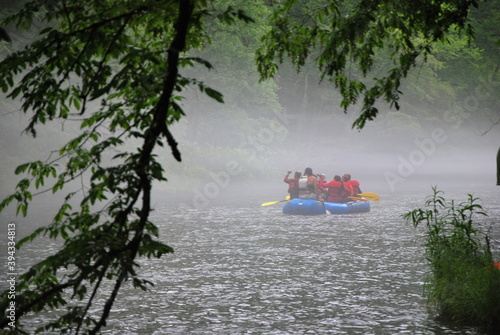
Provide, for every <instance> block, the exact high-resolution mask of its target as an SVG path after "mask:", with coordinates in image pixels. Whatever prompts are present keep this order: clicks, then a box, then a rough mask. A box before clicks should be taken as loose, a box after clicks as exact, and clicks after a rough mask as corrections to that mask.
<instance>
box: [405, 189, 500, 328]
mask: <svg viewBox="0 0 500 335" xmlns="http://www.w3.org/2000/svg"><path fill="white" fill-rule="evenodd" d="M433 193H434V194H433V195H431V196H429V197H428V198H427V199H426V202H425V208H424V209H421V208H419V209H415V210H413V211H411V212H408V213H406V214H404V215H403V218H405V220H406V221H407V222H411V223H412V224H413V226H414V227H415V228H417V227H418V226H421V225H425V227H424V228H425V231H424V244H423V246H424V247H425V259H426V260H427V263H428V266H429V271H428V275H427V278H426V281H425V294H426V296H427V299H428V302H429V305H430V306H431V307H433V308H435V309H436V310H437V311H438V313H439V314H440V315H441V316H443V317H446V318H449V319H451V320H454V321H457V322H461V323H465V324H468V325H474V326H478V327H481V328H484V329H486V330H487V331H489V332H498V331H499V330H500V270H499V269H498V268H496V267H495V266H494V265H493V262H494V260H493V256H492V253H491V249H490V243H489V240H490V239H489V236H488V231H486V232H485V231H484V230H485V229H484V228H481V227H479V225H478V224H477V222H475V220H476V218H477V217H478V216H481V215H483V216H485V215H486V213H485V212H484V211H483V208H482V206H481V205H480V204H478V203H477V201H478V200H479V199H478V198H474V197H473V196H472V195H471V194H469V195H468V200H467V201H466V202H463V203H460V204H458V205H457V204H455V203H454V202H453V201H451V202H446V200H445V199H444V198H443V196H442V193H443V192H442V191H438V190H437V189H436V188H433Z"/></svg>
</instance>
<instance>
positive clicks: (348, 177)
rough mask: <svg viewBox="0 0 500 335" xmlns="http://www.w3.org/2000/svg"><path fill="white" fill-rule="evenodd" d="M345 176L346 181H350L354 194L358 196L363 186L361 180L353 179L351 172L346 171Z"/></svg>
mask: <svg viewBox="0 0 500 335" xmlns="http://www.w3.org/2000/svg"><path fill="white" fill-rule="evenodd" d="M344 177H345V179H346V183H348V184H349V185H351V187H352V191H353V196H357V195H358V194H360V193H362V192H361V188H360V187H359V181H357V180H354V179H351V174H350V173H345V174H344Z"/></svg>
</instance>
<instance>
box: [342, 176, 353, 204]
mask: <svg viewBox="0 0 500 335" xmlns="http://www.w3.org/2000/svg"><path fill="white" fill-rule="evenodd" d="M342 184H343V185H344V188H343V193H342V201H341V202H349V201H352V199H351V198H349V197H352V196H354V190H353V188H352V186H351V185H350V184H349V180H347V177H346V175H343V176H342Z"/></svg>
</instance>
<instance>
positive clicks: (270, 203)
mask: <svg viewBox="0 0 500 335" xmlns="http://www.w3.org/2000/svg"><path fill="white" fill-rule="evenodd" d="M288 200H290V196H289V195H287V196H286V198H285V200H280V201H270V202H265V203H263V204H262V205H261V206H269V205H274V204H277V203H278V202H285V201H288Z"/></svg>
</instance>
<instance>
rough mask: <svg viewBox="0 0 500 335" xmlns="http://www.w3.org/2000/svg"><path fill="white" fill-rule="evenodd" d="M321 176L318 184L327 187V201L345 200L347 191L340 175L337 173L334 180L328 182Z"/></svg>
mask: <svg viewBox="0 0 500 335" xmlns="http://www.w3.org/2000/svg"><path fill="white" fill-rule="evenodd" d="M323 179H324V178H323V175H322V176H321V178H320V180H319V182H318V184H319V186H320V187H323V188H324V189H326V201H328V202H343V197H344V193H346V192H347V191H346V190H345V188H344V183H343V182H342V179H341V178H340V176H338V175H336V176H334V177H333V180H332V181H330V182H328V183H326V182H325V181H324V180H323Z"/></svg>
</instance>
